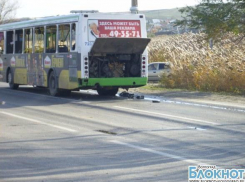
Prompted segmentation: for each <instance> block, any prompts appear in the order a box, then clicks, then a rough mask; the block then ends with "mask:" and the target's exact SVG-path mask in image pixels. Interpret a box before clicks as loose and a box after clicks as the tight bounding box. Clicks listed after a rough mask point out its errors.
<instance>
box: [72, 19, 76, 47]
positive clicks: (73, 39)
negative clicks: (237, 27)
mask: <svg viewBox="0 0 245 182" xmlns="http://www.w3.org/2000/svg"><path fill="white" fill-rule="evenodd" d="M71 45H72V48H71V50H73V51H75V49H76V24H75V23H73V24H72V25H71Z"/></svg>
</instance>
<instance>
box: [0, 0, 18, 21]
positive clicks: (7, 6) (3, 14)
mask: <svg viewBox="0 0 245 182" xmlns="http://www.w3.org/2000/svg"><path fill="white" fill-rule="evenodd" d="M18 7H19V5H18V1H17V0H0V24H4V23H8V22H11V20H12V19H13V18H14V16H15V13H16V10H17V9H18Z"/></svg>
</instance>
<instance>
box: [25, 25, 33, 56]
mask: <svg viewBox="0 0 245 182" xmlns="http://www.w3.org/2000/svg"><path fill="white" fill-rule="evenodd" d="M24 32H25V44H24V46H25V47H24V53H32V43H33V33H32V29H26V30H25V31H24Z"/></svg>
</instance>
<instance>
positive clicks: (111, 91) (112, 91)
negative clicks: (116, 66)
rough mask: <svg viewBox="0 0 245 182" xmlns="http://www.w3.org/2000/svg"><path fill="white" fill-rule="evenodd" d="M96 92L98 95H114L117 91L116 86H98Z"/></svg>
mask: <svg viewBox="0 0 245 182" xmlns="http://www.w3.org/2000/svg"><path fill="white" fill-rule="evenodd" d="M97 92H98V94H99V95H100V96H115V95H116V94H117V92H118V88H111V89H108V88H98V89H97Z"/></svg>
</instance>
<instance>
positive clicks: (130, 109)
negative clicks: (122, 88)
mask: <svg viewBox="0 0 245 182" xmlns="http://www.w3.org/2000/svg"><path fill="white" fill-rule="evenodd" d="M114 107H115V108H118V109H122V110H129V111H135V112H142V113H147V114H152V115H159V116H167V117H171V118H177V119H184V120H189V121H197V122H202V123H207V124H212V125H218V123H214V122H210V121H204V120H199V119H192V118H186V117H181V116H173V115H169V114H161V113H156V112H150V111H144V110H138V109H132V108H126V107H119V106H114Z"/></svg>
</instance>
